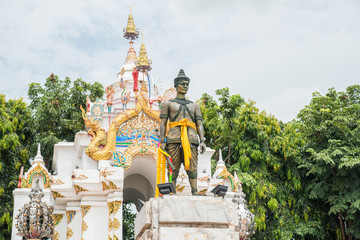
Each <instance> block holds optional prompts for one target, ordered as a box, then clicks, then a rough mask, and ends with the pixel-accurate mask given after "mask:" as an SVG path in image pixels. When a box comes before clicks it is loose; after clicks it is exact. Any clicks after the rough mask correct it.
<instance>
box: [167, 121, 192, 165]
mask: <svg viewBox="0 0 360 240" xmlns="http://www.w3.org/2000/svg"><path fill="white" fill-rule="evenodd" d="M177 126H181V145H182V148H183V151H184V165H185V170H188V169H189V168H190V160H189V159H191V158H192V156H191V148H190V142H189V138H188V134H187V127H191V128H193V129H194V130H196V125H195V123H193V122H190V121H189V120H188V119H186V118H183V119H181V120H180V121H179V122H170V123H169V127H170V128H173V127H177Z"/></svg>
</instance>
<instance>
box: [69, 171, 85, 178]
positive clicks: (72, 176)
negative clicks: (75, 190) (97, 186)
mask: <svg viewBox="0 0 360 240" xmlns="http://www.w3.org/2000/svg"><path fill="white" fill-rule="evenodd" d="M71 179H72V180H85V179H88V177H87V176H85V175H84V174H80V175H77V174H76V172H75V171H73V172H72V175H71Z"/></svg>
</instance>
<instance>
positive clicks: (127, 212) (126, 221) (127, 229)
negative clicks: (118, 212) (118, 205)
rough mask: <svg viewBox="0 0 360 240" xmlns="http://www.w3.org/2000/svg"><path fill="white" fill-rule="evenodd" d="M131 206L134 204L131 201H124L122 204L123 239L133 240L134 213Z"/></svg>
mask: <svg viewBox="0 0 360 240" xmlns="http://www.w3.org/2000/svg"><path fill="white" fill-rule="evenodd" d="M132 206H134V204H133V203H132V202H124V204H123V209H122V213H123V225H122V231H123V238H122V239H123V240H133V239H134V238H135V236H134V235H135V218H136V213H134V212H133V208H132Z"/></svg>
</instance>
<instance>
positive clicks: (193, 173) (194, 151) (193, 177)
mask: <svg viewBox="0 0 360 240" xmlns="http://www.w3.org/2000/svg"><path fill="white" fill-rule="evenodd" d="M191 156H192V158H191V159H190V168H189V169H188V170H187V171H186V173H187V175H188V177H189V182H190V187H191V194H192V195H198V190H197V163H198V146H197V145H194V144H191Z"/></svg>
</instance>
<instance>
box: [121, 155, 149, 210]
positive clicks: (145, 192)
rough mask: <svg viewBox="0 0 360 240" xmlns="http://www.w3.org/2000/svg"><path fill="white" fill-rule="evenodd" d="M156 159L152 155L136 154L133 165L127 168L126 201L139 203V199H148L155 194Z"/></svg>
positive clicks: (125, 180)
mask: <svg viewBox="0 0 360 240" xmlns="http://www.w3.org/2000/svg"><path fill="white" fill-rule="evenodd" d="M155 189H156V160H155V157H154V156H152V155H136V156H134V157H133V159H132V163H131V167H130V168H129V169H127V170H125V179H124V202H125V201H132V202H133V203H135V205H137V203H138V199H141V200H143V201H148V200H149V199H150V198H152V197H154V196H155Z"/></svg>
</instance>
